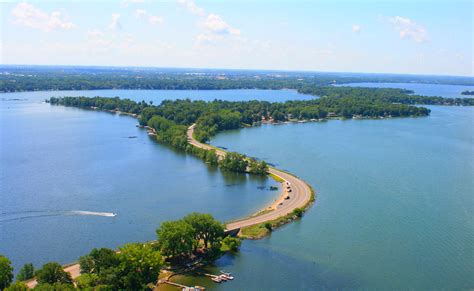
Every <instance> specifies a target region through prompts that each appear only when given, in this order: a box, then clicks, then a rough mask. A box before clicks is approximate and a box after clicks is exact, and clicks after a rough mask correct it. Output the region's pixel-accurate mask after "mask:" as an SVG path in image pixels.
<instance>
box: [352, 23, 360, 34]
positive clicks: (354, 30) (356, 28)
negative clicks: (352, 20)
mask: <svg viewBox="0 0 474 291" xmlns="http://www.w3.org/2000/svg"><path fill="white" fill-rule="evenodd" d="M360 30H361V26H360V25H359V24H353V25H352V32H355V33H358V32H360Z"/></svg>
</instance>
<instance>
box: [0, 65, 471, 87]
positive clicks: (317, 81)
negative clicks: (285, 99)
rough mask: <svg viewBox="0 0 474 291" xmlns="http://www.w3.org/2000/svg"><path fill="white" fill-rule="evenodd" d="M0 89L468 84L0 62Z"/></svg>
mask: <svg viewBox="0 0 474 291" xmlns="http://www.w3.org/2000/svg"><path fill="white" fill-rule="evenodd" d="M0 69H1V73H0V91H2V92H15V91H44V90H98V89H147V90H149V89H161V90H223V89H286V88H290V89H300V88H302V87H305V86H306V87H307V86H328V85H333V84H344V83H357V82H376V83H377V82H384V83H413V82H416V83H428V84H457V85H474V81H473V79H472V78H469V77H455V76H452V77H449V76H410V75H394V74H362V73H358V74H350V73H321V72H317V73H316V72H285V71H280V72H278V71H249V70H206V69H165V68H120V67H114V68H111V67H80V66H79V67H69V66H62V67H57V66H0Z"/></svg>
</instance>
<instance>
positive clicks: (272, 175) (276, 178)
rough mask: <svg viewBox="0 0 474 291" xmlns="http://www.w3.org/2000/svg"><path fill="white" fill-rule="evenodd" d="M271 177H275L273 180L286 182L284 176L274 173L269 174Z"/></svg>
mask: <svg viewBox="0 0 474 291" xmlns="http://www.w3.org/2000/svg"><path fill="white" fill-rule="evenodd" d="M268 175H269V176H270V177H272V178H273V180H275V181H277V182H278V183H283V182H285V180H283V179H282V178H280V177H278V176H277V175H274V174H271V173H270V174H268Z"/></svg>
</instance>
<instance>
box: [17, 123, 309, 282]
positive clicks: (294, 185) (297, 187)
mask: <svg viewBox="0 0 474 291" xmlns="http://www.w3.org/2000/svg"><path fill="white" fill-rule="evenodd" d="M193 132H194V125H192V126H190V127H189V129H188V132H187V135H188V141H189V143H190V144H192V145H194V146H196V147H199V148H203V149H207V150H209V149H215V148H213V147H211V146H210V145H208V144H204V143H200V142H198V141H197V140H195V139H194V138H193ZM215 150H216V154H217V155H219V156H222V157H223V156H225V154H226V152H225V151H223V150H220V149H215ZM269 172H270V173H272V174H274V175H276V176H278V177H280V178H282V179H283V180H285V182H284V183H283V186H284V188H286V185H287V183H289V185H290V188H291V192H289V193H288V192H287V191H286V190H284V191H283V193H282V194H281V195H283V196H284V197H286V196H290V199H288V200H285V199H281V201H282V204H281V205H278V206H277V207H276V209H275V210H272V211H270V212H267V213H265V214H261V215H258V216H254V217H249V218H245V219H242V220H238V221H234V222H231V223H228V224H227V226H226V229H227V230H229V231H231V230H237V229H240V228H242V227H246V226H251V225H255V224H259V223H262V222H265V221H269V220H274V219H277V218H279V217H282V216H285V215H287V214H289V213H291V212H292V211H293V210H294V209H295V208H298V207H303V206H304V205H306V203H308V201H309V200H310V199H311V189H310V188H309V186H308V185H307V184H306V183H305V182H304V181H302V180H301V179H298V178H297V177H295V176H293V175H290V174H288V173H285V172H282V171H280V170H277V169H275V168H270V169H269ZM280 198H281V197H280ZM278 200H280V199H278ZM64 271H66V272H68V273H69V274H71V277H72V278H73V279H75V278H77V277H78V276H79V275H80V274H81V268H80V266H79V264H73V265H69V266H67V267H65V268H64ZM26 284H27V285H28V287H29V288H34V287H35V286H36V285H37V284H38V282H37V281H36V279H32V280H30V281H27V282H26Z"/></svg>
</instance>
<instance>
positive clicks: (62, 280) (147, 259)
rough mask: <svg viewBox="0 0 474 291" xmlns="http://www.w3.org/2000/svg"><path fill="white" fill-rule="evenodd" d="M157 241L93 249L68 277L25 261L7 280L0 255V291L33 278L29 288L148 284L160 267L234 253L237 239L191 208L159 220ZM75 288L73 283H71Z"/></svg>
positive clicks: (17, 290) (14, 290)
mask: <svg viewBox="0 0 474 291" xmlns="http://www.w3.org/2000/svg"><path fill="white" fill-rule="evenodd" d="M156 234H157V240H156V241H153V242H148V243H129V244H126V245H124V246H122V247H120V248H119V249H118V250H112V249H108V248H100V249H93V250H92V251H91V252H90V253H89V254H87V255H85V256H82V257H80V258H79V265H80V269H81V275H80V276H79V277H77V278H75V279H74V280H73V279H72V278H71V276H70V274H69V273H67V272H65V271H64V269H63V267H62V266H61V265H60V264H58V263H56V262H49V263H46V264H44V265H43V266H42V267H41V268H40V269H38V270H35V269H34V267H33V265H32V264H25V265H24V266H23V267H22V268H21V270H20V271H19V273H18V275H17V278H16V279H17V282H16V283H14V284H12V282H13V277H14V276H13V267H12V265H11V262H10V260H9V259H8V258H6V257H5V256H1V255H0V290H8V291H23V290H27V286H26V284H25V283H24V282H23V281H25V280H29V279H32V278H36V280H37V282H38V284H37V286H36V287H35V288H34V290H40V291H42V290H48V291H50V290H58V291H60V290H73V289H81V290H143V289H149V288H148V286H147V285H148V284H149V283H154V282H156V281H157V279H158V275H159V273H160V271H161V270H162V269H163V268H168V267H171V266H173V267H176V266H185V265H187V264H189V263H190V262H192V261H197V260H205V261H212V260H214V259H216V258H217V257H219V256H220V255H221V254H222V253H223V252H226V251H232V252H235V251H237V250H238V248H239V246H240V240H239V239H238V238H234V237H230V236H225V234H224V225H223V224H222V223H220V222H219V221H217V220H215V219H214V217H212V215H210V214H202V213H191V214H189V215H187V216H185V217H184V218H182V219H180V220H175V221H165V222H163V223H162V224H161V225H160V227H159V228H158V229H157V230H156ZM73 283H75V285H76V287H75V286H74V284H73Z"/></svg>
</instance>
